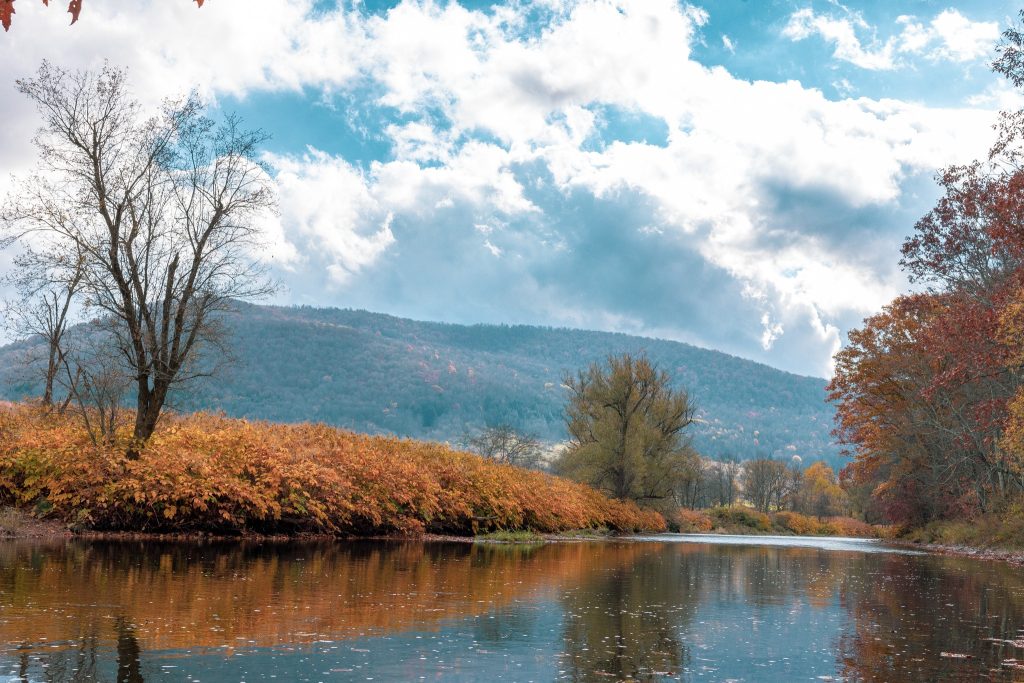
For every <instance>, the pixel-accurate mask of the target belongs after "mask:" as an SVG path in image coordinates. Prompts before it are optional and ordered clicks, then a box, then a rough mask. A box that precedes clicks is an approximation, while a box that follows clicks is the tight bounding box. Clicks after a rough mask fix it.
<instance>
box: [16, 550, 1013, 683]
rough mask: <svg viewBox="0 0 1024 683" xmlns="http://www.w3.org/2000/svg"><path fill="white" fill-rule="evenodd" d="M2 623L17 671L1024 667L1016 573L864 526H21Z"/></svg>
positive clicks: (853, 671) (753, 673) (621, 676)
mask: <svg viewBox="0 0 1024 683" xmlns="http://www.w3.org/2000/svg"><path fill="white" fill-rule="evenodd" d="M0 643H2V650H0V681H5V682H6V681H11V682H13V681H33V682H34V681H47V682H54V683H56V682H64V681H110V682H112V683H113V682H116V683H141V682H143V681H147V682H153V681H182V682H184V681H199V682H201V683H227V682H229V681H230V682H231V683H237V682H238V681H245V682H246V683H253V682H255V681H312V682H316V681H324V682H326V681H371V680H372V681H418V680H424V681H616V680H666V681H668V680H683V681H823V680H824V681H828V680H851V681H854V680H856V681H861V680H863V681H977V680H996V681H1024V572H1022V571H1021V570H1020V569H1019V568H1015V567H1012V566H1010V565H1007V564H1004V563H999V562H990V561H979V560H973V559H965V558H952V557H941V556H936V555H930V554H924V553H915V552H909V551H906V550H904V549H900V548H891V547H887V546H885V545H883V544H881V543H879V542H873V541H863V540H852V539H802V538H801V539H794V538H776V539H757V538H740V537H714V536H701V537H692V536H681V535H658V536H652V537H644V538H637V539H631V540H629V541H600V542H580V543H555V544H548V545H539V546H505V545H480V544H477V545H471V544H458V543H451V544H449V543H420V542H379V541H378V542H368V541H367V542H338V543H326V542H324V543H247V542H234V543H214V542H210V543H186V542H177V543H154V542H145V543H142V542H88V541H82V540H72V541H60V542H27V541H7V542H0ZM1016 660H1020V662H1021V663H1020V665H1019V666H1020V668H1016V667H1015V666H1014V662H1015V661H1016Z"/></svg>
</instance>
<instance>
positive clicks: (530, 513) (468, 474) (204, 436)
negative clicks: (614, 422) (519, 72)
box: [0, 406, 665, 535]
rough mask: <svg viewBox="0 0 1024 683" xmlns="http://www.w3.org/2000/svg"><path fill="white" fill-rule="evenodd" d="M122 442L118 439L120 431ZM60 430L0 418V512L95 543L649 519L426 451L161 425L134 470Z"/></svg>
mask: <svg viewBox="0 0 1024 683" xmlns="http://www.w3.org/2000/svg"><path fill="white" fill-rule="evenodd" d="M124 431H125V432H126V433H127V432H128V431H129V430H128V429H125V430H124ZM125 446H126V444H123V443H115V444H114V445H111V446H109V447H99V448H97V447H96V446H93V444H92V443H91V442H90V440H89V438H88V435H87V434H86V432H85V431H84V430H83V429H82V428H81V427H80V426H79V424H78V422H77V421H76V420H75V419H73V418H72V417H62V416H57V415H49V414H44V413H43V412H41V411H39V410H37V409H34V408H30V407H27V406H16V407H13V408H5V409H0V498H6V501H3V500H0V502H7V503H13V504H16V505H19V506H21V507H28V506H34V507H35V510H36V511H37V512H39V513H43V514H45V515H47V516H51V517H55V518H58V519H60V520H62V521H65V522H68V523H71V524H74V525H77V526H79V527H81V528H87V529H97V530H130V531H160V532H164V531H171V532H179V531H207V532H216V533H240V532H257V533H287V532H317V533H334V534H355V535H369V534H389V533H398V534H416V533H422V532H438V533H458V534H469V533H473V532H475V531H478V530H479V531H487V530H493V529H529V530H533V531H539V532H557V531H564V530H568V529H586V528H599V527H606V528H610V529H614V530H618V531H640V530H644V531H660V530H663V529H664V528H665V520H664V519H663V518H662V516H661V515H660V514H658V513H657V512H653V511H650V510H643V509H641V508H639V507H637V506H636V505H634V504H632V503H624V502H620V501H615V500H610V499H608V498H606V497H605V496H604V495H602V494H600V493H598V492H597V491H595V490H593V489H591V488H589V487H587V486H584V485H581V484H576V483H573V482H570V481H567V480H564V479H560V478H557V477H553V476H550V475H547V474H543V473H540V472H533V471H527V470H523V469H519V468H515V467H511V466H507V465H501V464H497V463H494V462H491V461H488V460H485V459H483V458H481V457H479V456H476V455H472V454H469V453H461V452H457V451H454V450H451V449H450V448H448V447H446V446H444V445H441V444H436V443H427V442H420V441H411V440H402V439H396V438H387V437H371V436H364V435H359V434H355V433H352V432H347V431H344V430H340V429H335V428H331V427H327V426H323V425H313V424H301V425H282V424H270V423H265V422H248V421H243V420H232V419H228V418H224V417H218V416H213V415H206V414H198V415H191V416H184V417H179V416H170V417H168V418H167V419H166V420H165V421H164V422H163V424H162V426H161V427H160V429H158V430H157V432H156V434H154V435H153V437H152V438H151V439H150V441H149V442H148V443H147V445H146V447H145V449H144V450H143V451H142V453H141V456H140V457H139V458H138V459H129V458H127V457H126V456H125V455H124V453H125V451H126V448H125Z"/></svg>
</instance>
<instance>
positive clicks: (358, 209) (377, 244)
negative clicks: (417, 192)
mask: <svg viewBox="0 0 1024 683" xmlns="http://www.w3.org/2000/svg"><path fill="white" fill-rule="evenodd" d="M268 162H269V163H270V164H271V166H272V167H273V168H274V170H275V171H276V173H277V184H278V188H279V193H280V208H281V218H280V221H281V225H282V233H283V234H284V235H285V236H286V237H287V239H289V240H290V241H291V243H293V244H298V245H299V246H300V248H303V250H304V251H305V252H306V253H307V254H310V253H312V254H320V255H322V256H325V257H326V260H327V262H328V264H329V265H328V269H329V273H330V276H331V279H332V280H334V281H335V282H337V283H344V282H346V281H348V280H349V278H351V277H352V276H353V275H355V274H358V273H359V272H360V270H362V269H363V268H365V267H367V266H369V265H371V264H372V263H373V262H374V261H375V260H376V259H377V257H378V256H380V254H381V253H382V252H383V251H384V250H385V249H387V248H388V246H390V245H391V244H392V243H393V242H394V239H395V238H394V235H393V234H392V232H391V221H392V218H393V216H392V214H391V213H390V212H389V211H388V209H387V208H386V207H384V206H382V205H381V203H380V202H379V201H378V200H377V199H376V197H374V196H373V194H372V192H371V188H370V186H369V183H368V181H367V179H366V178H364V177H363V175H362V173H360V172H359V171H358V170H357V169H356V168H354V167H353V166H351V165H350V164H349V163H347V162H346V161H345V160H344V159H339V158H337V157H330V156H328V155H326V154H324V153H323V152H319V151H317V150H313V149H311V150H309V152H308V154H307V155H306V156H304V157H302V158H291V157H282V156H270V157H268Z"/></svg>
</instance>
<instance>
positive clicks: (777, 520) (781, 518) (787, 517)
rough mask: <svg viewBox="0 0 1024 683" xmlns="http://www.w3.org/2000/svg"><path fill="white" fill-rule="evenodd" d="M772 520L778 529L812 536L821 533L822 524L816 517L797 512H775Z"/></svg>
mask: <svg viewBox="0 0 1024 683" xmlns="http://www.w3.org/2000/svg"><path fill="white" fill-rule="evenodd" d="M772 521H773V524H774V526H775V527H776V528H777V529H779V530H780V531H784V532H790V533H794V534H798V535H800V536H814V535H817V534H822V533H823V532H822V524H821V523H820V522H819V521H818V520H817V519H815V518H814V517H808V516H807V515H801V514H800V513H799V512H776V513H775V515H774V518H773V520H772Z"/></svg>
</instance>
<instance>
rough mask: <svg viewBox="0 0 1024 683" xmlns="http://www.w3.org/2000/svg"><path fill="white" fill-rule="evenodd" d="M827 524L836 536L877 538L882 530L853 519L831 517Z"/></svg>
mask: <svg viewBox="0 0 1024 683" xmlns="http://www.w3.org/2000/svg"><path fill="white" fill-rule="evenodd" d="M827 523H828V526H829V528H831V529H832V530H833V535H835V536H852V537H855V538H876V537H878V536H879V535H880V530H879V529H878V528H877V527H873V526H871V525H870V524H868V523H867V522H862V521H861V520H859V519H854V518H853V517H829V518H828V522H827Z"/></svg>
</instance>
